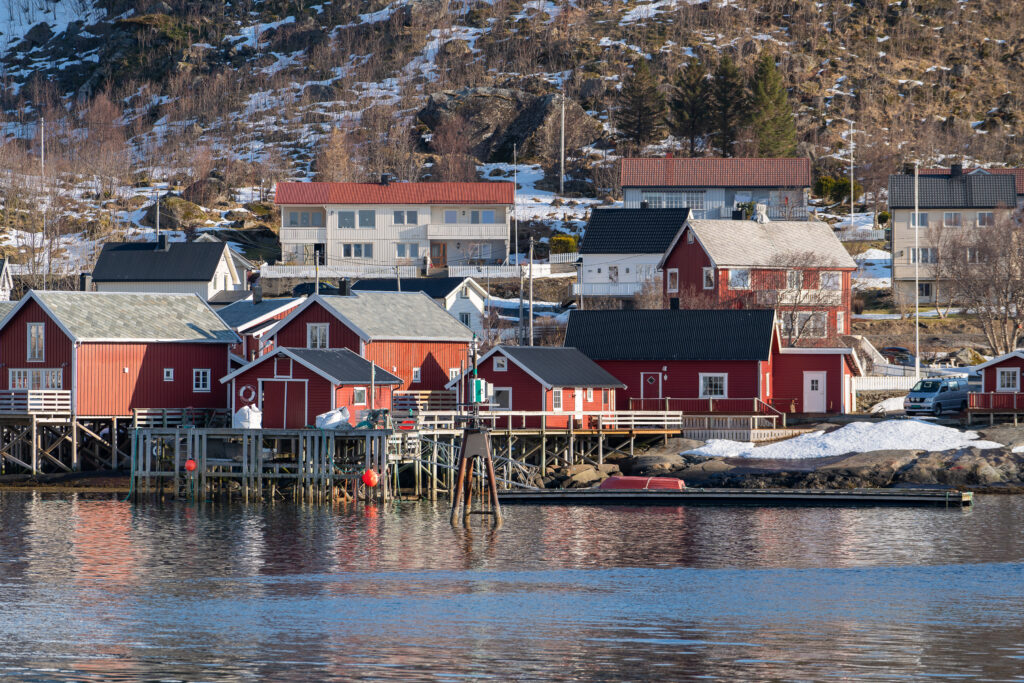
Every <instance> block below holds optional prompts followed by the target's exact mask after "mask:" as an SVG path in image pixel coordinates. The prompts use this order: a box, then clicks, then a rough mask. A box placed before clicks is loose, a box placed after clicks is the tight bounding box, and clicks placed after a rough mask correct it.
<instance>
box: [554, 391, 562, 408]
mask: <svg viewBox="0 0 1024 683" xmlns="http://www.w3.org/2000/svg"><path fill="white" fill-rule="evenodd" d="M551 409H552V410H561V409H562V389H552V390H551Z"/></svg>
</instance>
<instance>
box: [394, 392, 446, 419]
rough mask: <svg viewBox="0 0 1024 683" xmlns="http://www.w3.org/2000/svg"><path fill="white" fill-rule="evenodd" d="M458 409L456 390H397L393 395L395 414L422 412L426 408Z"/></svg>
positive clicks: (436, 409) (439, 409) (435, 409)
mask: <svg viewBox="0 0 1024 683" xmlns="http://www.w3.org/2000/svg"><path fill="white" fill-rule="evenodd" d="M457 409H458V398H457V396H456V393H455V392H454V391H448V390H435V391H411V390H410V391H396V392H395V393H394V394H393V395H392V396H391V412H392V413H394V414H395V415H400V414H402V413H408V412H409V411H410V410H411V411H413V412H414V413H421V412H423V411H425V410H434V411H454V410H457Z"/></svg>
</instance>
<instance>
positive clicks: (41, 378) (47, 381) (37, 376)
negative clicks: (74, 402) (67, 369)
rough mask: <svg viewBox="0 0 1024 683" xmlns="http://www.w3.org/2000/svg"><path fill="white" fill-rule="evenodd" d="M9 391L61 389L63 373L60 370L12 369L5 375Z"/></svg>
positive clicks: (62, 386)
mask: <svg viewBox="0 0 1024 683" xmlns="http://www.w3.org/2000/svg"><path fill="white" fill-rule="evenodd" d="M7 380H8V387H9V388H11V389H63V388H64V373H63V371H62V370H61V369H60V368H31V369H26V368H14V369H12V370H9V371H8V373H7Z"/></svg>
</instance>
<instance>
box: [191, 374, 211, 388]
mask: <svg viewBox="0 0 1024 683" xmlns="http://www.w3.org/2000/svg"><path fill="white" fill-rule="evenodd" d="M210 391H211V388H210V369H209V368H193V370H192V393H193V394H208V393H210Z"/></svg>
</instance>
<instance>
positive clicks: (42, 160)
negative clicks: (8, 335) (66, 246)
mask: <svg viewBox="0 0 1024 683" xmlns="http://www.w3.org/2000/svg"><path fill="white" fill-rule="evenodd" d="M39 188H40V189H41V190H42V192H43V194H44V195H45V194H46V117H45V116H41V117H39ZM43 248H44V249H46V251H47V259H46V261H47V263H46V272H45V273H43V289H46V288H47V287H48V284H49V283H48V281H49V278H50V259H49V252H51V251H52V245H47V243H46V201H45V199H44V201H43Z"/></svg>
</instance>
